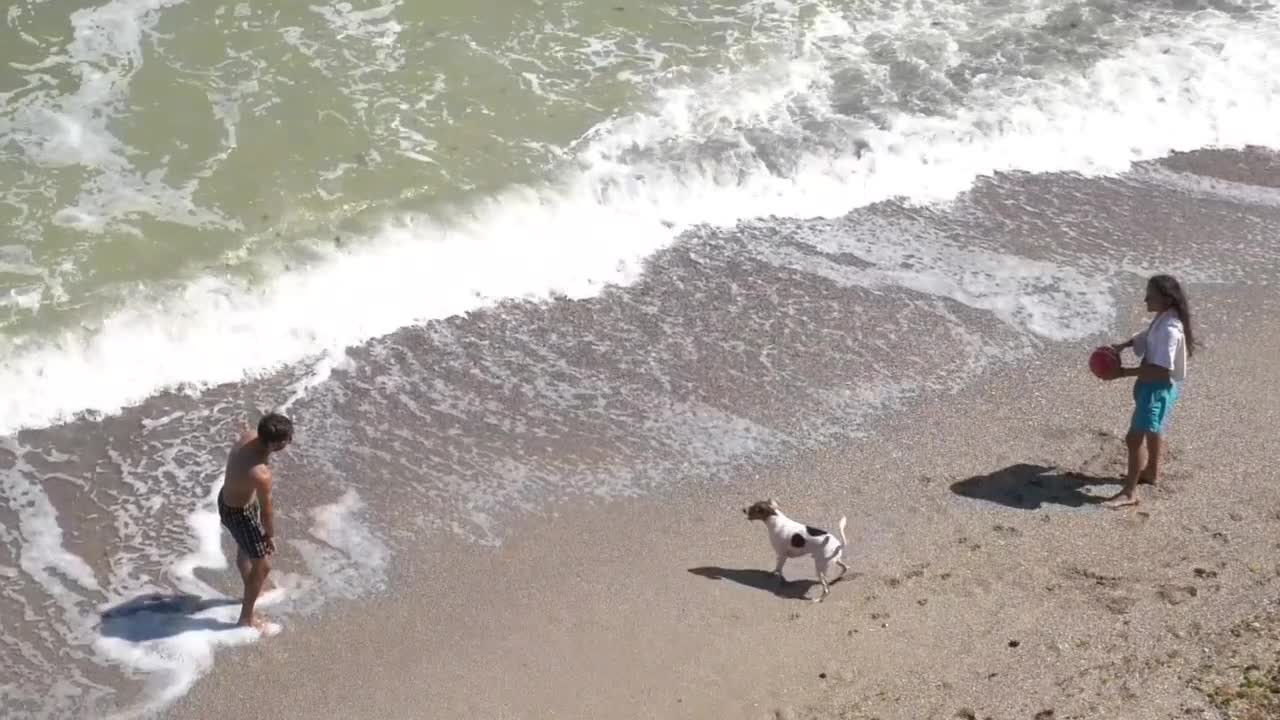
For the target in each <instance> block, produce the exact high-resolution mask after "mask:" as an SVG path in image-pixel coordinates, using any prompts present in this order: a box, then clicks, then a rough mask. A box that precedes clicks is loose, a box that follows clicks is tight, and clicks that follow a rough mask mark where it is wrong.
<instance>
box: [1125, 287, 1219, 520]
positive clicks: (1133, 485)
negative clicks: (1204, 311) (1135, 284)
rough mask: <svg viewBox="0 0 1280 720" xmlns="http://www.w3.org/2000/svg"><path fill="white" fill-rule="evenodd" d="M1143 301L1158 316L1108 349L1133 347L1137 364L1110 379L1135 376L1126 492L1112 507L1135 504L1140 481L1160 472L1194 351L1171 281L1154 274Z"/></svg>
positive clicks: (1185, 310) (1184, 307) (1186, 309)
mask: <svg viewBox="0 0 1280 720" xmlns="http://www.w3.org/2000/svg"><path fill="white" fill-rule="evenodd" d="M1146 302H1147V310H1148V311H1149V312H1153V313H1155V314H1156V316H1155V318H1153V319H1152V320H1151V324H1150V325H1148V326H1147V329H1146V330H1144V331H1143V332H1140V333H1138V334H1137V335H1134V336H1133V337H1132V338H1130V339H1129V340H1128V341H1126V342H1122V343H1117V344H1115V345H1112V346H1111V347H1112V348H1114V349H1115V351H1116V353H1117V354H1118V353H1119V352H1120V351H1121V350H1123V349H1125V348H1127V347H1131V348H1133V352H1134V354H1136V355H1137V356H1138V358H1139V359H1140V360H1141V363H1140V364H1139V365H1138V366H1137V367H1131V368H1125V367H1121V368H1119V369H1118V370H1117V371H1116V374H1115V375H1113V376H1112V377H1111V379H1113V380H1114V379H1117V378H1122V377H1132V378H1136V380H1135V381H1134V383H1133V401H1134V408H1133V419H1132V420H1131V421H1130V422H1129V433H1128V434H1127V435H1126V436H1125V445H1126V446H1127V447H1128V449H1129V469H1128V472H1127V473H1126V474H1125V478H1124V489H1123V490H1121V491H1120V492H1119V493H1118V494H1116V495H1115V496H1114V497H1112V498H1111V499H1109V500H1107V502H1106V503H1104V504H1105V505H1107V506H1108V507H1113V508H1120V507H1126V506H1130V505H1137V504H1138V482H1139V481H1141V482H1145V483H1150V484H1153V485H1154V484H1155V482H1156V480H1157V478H1158V476H1159V472H1160V451H1161V449H1162V447H1163V445H1164V438H1163V433H1164V431H1165V428H1166V427H1167V426H1168V423H1169V415H1170V413H1172V412H1173V405H1174V403H1175V402H1176V401H1177V399H1178V390H1179V389H1180V388H1181V387H1182V382H1183V381H1184V380H1186V377H1187V358H1188V357H1190V356H1191V355H1192V354H1194V353H1195V349H1196V340H1195V335H1194V333H1193V332H1192V329H1191V305H1190V304H1189V303H1188V302H1187V296H1186V294H1184V293H1183V292H1182V286H1181V285H1180V284H1179V283H1178V281H1177V280H1176V279H1175V278H1173V277H1172V276H1170V275H1156V276H1155V277H1153V278H1151V279H1150V280H1148V281H1147V295H1146ZM1144 446H1145V447H1144Z"/></svg>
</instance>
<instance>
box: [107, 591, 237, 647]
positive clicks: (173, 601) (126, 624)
mask: <svg viewBox="0 0 1280 720" xmlns="http://www.w3.org/2000/svg"><path fill="white" fill-rule="evenodd" d="M228 605H236V606H238V605H240V601H239V600H235V599H231V598H202V597H199V596H197V595H189V594H184V593H170V594H165V593H151V594H148V595H140V596H138V597H136V598H133V599H131V600H126V601H125V602H122V603H120V604H118V605H113V606H112V607H109V608H107V609H106V610H104V611H102V613H101V614H100V615H99V618H100V619H101V621H102V624H101V626H100V630H101V632H102V635H103V637H110V638H119V639H120V640H126V641H128V642H132V643H141V642H147V641H148V640H160V639H162V638H167V637H175V636H177V635H182V634H183V633H188V632H198V631H201V630H236V629H238V628H239V627H240V626H239V625H236V624H235V623H233V622H227V621H225V620H218V619H216V618H211V617H193V616H194V615H196V614H198V613H202V612H204V611H206V610H212V609H213V608H219V607H226V606H228Z"/></svg>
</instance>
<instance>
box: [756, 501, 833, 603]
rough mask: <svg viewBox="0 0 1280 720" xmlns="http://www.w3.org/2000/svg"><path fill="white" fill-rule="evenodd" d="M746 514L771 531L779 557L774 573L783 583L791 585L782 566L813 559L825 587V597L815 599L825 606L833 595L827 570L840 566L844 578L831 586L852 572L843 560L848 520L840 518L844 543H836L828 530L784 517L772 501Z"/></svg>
mask: <svg viewBox="0 0 1280 720" xmlns="http://www.w3.org/2000/svg"><path fill="white" fill-rule="evenodd" d="M742 512H744V513H746V515H747V519H748V520H762V521H764V526H765V528H767V529H768V531H769V542H770V544H772V545H773V551H774V552H775V553H777V555H778V566H777V567H776V568H774V569H773V572H774V573H775V574H777V576H778V580H779V581H780V582H784V583H785V582H786V581H787V579H786V577H784V576H783V575H782V566H783V565H785V564H786V562H787V558H793V557H800V556H801V555H812V556H813V565H814V569H815V570H816V571H817V573H818V581H819V582H821V583H822V595H820V596H818V597H816V598H814V599H813V601H814V602H822V601H823V600H825V599H826V597H827V595H828V594H830V592H831V583H830V582H828V581H827V568H828V567H830V566H831V563H832V562H834V563H835V564H837V565H839V566H840V574H839V575H837V576H836V577H835V579H834V580H832V581H831V582H835V581H836V580H839V579H840V578H842V577H844V574H845V573H847V572H849V566H848V565H845V564H844V560H843V553H844V546H845V545H846V544H847V543H848V541H847V540H846V539H845V537H844V526H845V522H846V521H847V518H846V517H844V516H841V517H840V539H839V540H836V539H835V537H833V536H832V535H831V533H829V532H827V531H826V530H819V529H818V528H816V527H813V526H810V525H803V524H801V523H798V522H796V521H795V520H792V519H791V518H789V517H787V516H786V515H783V514H782V511H781V510H779V509H778V504H777V503H775V502H774V501H773V500H772V499H769V500H761V501H760V502H758V503H755V504H754V505H752V506H751V507H747V508H743V509H742Z"/></svg>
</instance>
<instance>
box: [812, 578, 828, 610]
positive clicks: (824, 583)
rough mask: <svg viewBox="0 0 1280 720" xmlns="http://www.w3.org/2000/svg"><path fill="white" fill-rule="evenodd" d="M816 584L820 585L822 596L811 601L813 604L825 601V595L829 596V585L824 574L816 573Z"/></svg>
mask: <svg viewBox="0 0 1280 720" xmlns="http://www.w3.org/2000/svg"><path fill="white" fill-rule="evenodd" d="M818 582H820V583H822V594H821V595H819V596H818V597H816V598H814V599H813V602H816V603H819V602H822V601H823V600H826V599H827V595H830V594H831V585H830V584H828V583H827V575H826V573H824V572H821V571H819V572H818Z"/></svg>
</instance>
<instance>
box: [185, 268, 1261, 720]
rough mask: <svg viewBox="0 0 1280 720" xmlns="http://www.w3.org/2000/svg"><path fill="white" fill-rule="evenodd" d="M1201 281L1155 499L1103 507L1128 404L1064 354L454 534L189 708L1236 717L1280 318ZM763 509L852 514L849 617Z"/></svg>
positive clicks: (1254, 616)
mask: <svg viewBox="0 0 1280 720" xmlns="http://www.w3.org/2000/svg"><path fill="white" fill-rule="evenodd" d="M1193 290H1194V292H1195V293H1196V294H1195V299H1196V301H1197V303H1198V304H1197V308H1196V309H1197V311H1198V313H1199V316H1200V317H1201V318H1206V319H1207V318H1211V319H1212V320H1211V322H1209V323H1206V324H1205V325H1204V330H1203V331H1202V333H1203V339H1202V341H1203V342H1204V343H1205V348H1204V350H1203V351H1202V353H1201V354H1199V355H1198V356H1197V357H1196V358H1195V359H1194V364H1193V365H1192V373H1191V378H1190V383H1189V384H1188V386H1187V388H1186V391H1185V394H1184V397H1183V398H1182V400H1181V401H1180V404H1179V406H1178V407H1177V409H1176V414H1175V418H1174V424H1173V429H1172V432H1171V435H1170V451H1169V455H1168V458H1167V462H1166V473H1165V477H1164V478H1163V479H1162V482H1161V484H1160V485H1159V486H1158V487H1156V488H1143V490H1142V498H1143V502H1142V504H1141V505H1140V507H1138V508H1137V509H1136V510H1131V511H1112V510H1107V509H1104V508H1102V507H1099V506H1098V505H1097V504H1096V500H1097V499H1098V498H1100V497H1103V496H1105V495H1107V494H1110V493H1113V492H1115V491H1116V490H1117V489H1118V485H1117V484H1116V483H1117V477H1118V475H1119V473H1120V472H1121V471H1122V469H1123V462H1124V451H1123V443H1122V440H1121V438H1120V437H1119V433H1122V432H1123V430H1124V428H1125V427H1126V424H1127V417H1128V416H1127V413H1128V411H1129V408H1130V403H1129V397H1128V386H1127V385H1123V384H1121V383H1119V382H1117V383H1112V384H1107V383H1102V382H1099V381H1096V380H1094V379H1093V378H1091V377H1090V376H1088V375H1087V374H1086V373H1085V372H1084V370H1083V356H1084V350H1085V349H1081V351H1079V352H1068V351H1063V350H1055V351H1050V352H1046V353H1044V354H1042V355H1041V356H1039V357H1038V358H1037V359H1035V360H1033V361H1031V362H1029V363H1026V364H1024V365H1022V366H1020V367H1016V368H1013V369H1011V370H1004V371H999V372H996V373H993V374H991V375H989V376H987V377H986V378H984V379H983V380H982V381H980V382H979V383H978V384H975V385H974V386H972V387H970V388H968V389H966V390H965V391H963V392H961V393H959V394H957V395H947V394H939V395H938V396H937V397H932V398H930V397H921V398H917V399H916V400H914V401H912V402H911V403H910V404H908V406H906V407H905V408H904V409H903V410H902V411H901V412H899V413H896V414H895V415H894V416H893V417H892V418H891V419H890V420H889V421H888V422H886V423H883V424H881V425H880V426H878V427H877V428H876V429H875V431H874V432H873V433H871V434H870V435H868V436H866V437H864V438H862V439H860V440H858V441H856V442H853V443H851V444H848V445H846V446H845V447H843V448H840V449H839V450H835V451H831V450H827V451H815V452H811V453H806V454H801V455H799V456H798V457H796V458H794V459H793V460H792V461H790V462H788V463H786V464H785V465H780V466H757V467H740V468H734V469H732V470H729V471H727V473H726V475H725V476H723V477H720V478H717V479H716V481H715V482H707V483H698V484H695V485H692V486H677V488H676V489H675V490H673V491H670V492H663V493H659V494H656V495H652V496H649V497H646V498H643V499H636V500H623V501H611V502H608V503H604V502H591V501H587V500H580V501H572V502H565V503H561V504H559V505H557V506H555V507H554V508H552V510H550V511H548V512H546V513H543V514H540V515H536V516H532V517H527V518H525V519H523V520H522V521H521V522H520V524H519V525H518V526H515V527H511V528H508V530H509V535H508V537H509V539H508V540H507V541H506V542H505V543H504V544H503V545H502V546H501V547H499V548H496V549H494V548H490V547H482V546H478V545H468V544H467V543H465V542H463V541H461V540H460V539H459V538H447V539H443V540H436V541H432V542H429V543H427V544H425V545H424V546H423V548H422V551H421V553H420V554H418V555H417V556H416V557H413V558H411V559H408V561H407V562H406V563H404V565H405V567H404V568H403V571H402V572H400V573H399V574H398V575H397V576H396V577H394V578H393V579H392V585H391V588H390V589H391V591H392V592H391V593H390V594H389V595H388V596H382V597H378V598H374V599H368V600H361V601H357V602H348V603H341V604H336V605H333V606H330V608H329V609H328V611H327V612H325V614H324V615H323V616H322V617H320V618H319V619H317V620H314V621H308V622H305V623H298V624H296V625H294V626H292V627H289V628H286V630H285V632H284V633H283V634H282V635H280V636H278V637H276V638H273V639H270V640H267V641H265V642H262V643H260V644H258V645H256V646H253V647H249V648H246V649H243V650H239V651H236V652H235V653H234V655H233V656H231V657H227V658H226V659H225V662H220V663H219V664H218V666H217V668H216V669H215V671H214V673H213V674H212V676H210V677H209V678H207V679H206V680H204V681H203V682H202V683H201V684H199V685H198V686H197V688H196V689H195V691H194V692H193V693H192V694H191V695H190V696H188V697H187V698H185V699H184V700H182V701H181V702H180V703H179V704H178V705H177V706H175V707H174V708H172V709H171V712H170V713H169V716H170V717H175V718H179V717H210V718H212V717H232V716H235V715H236V714H238V713H240V712H242V711H243V709H244V708H245V707H253V708H255V709H256V712H257V713H258V714H261V715H263V716H267V717H310V718H339V717H360V718H456V717H485V718H579V717H580V718H587V717H590V718H620V719H621V718H658V717H661V718H710V717H715V718H739V717H741V718H795V719H797V720H798V719H799V718H873V717H875V718H882V719H885V720H888V719H890V718H904V719H907V718H950V717H976V718H986V717H992V718H1038V719H1039V720H1044V718H1050V717H1052V718H1124V719H1125V720H1142V719H1143V718H1153V719H1154V718H1162V719H1163V718H1171V717H1218V715H1215V714H1212V713H1211V711H1210V707H1211V703H1213V702H1221V697H1219V696H1218V695H1215V693H1219V691H1218V690H1215V688H1218V687H1227V686H1229V685H1231V683H1232V682H1234V680H1235V679H1237V678H1236V676H1237V675H1240V674H1241V673H1243V672H1244V667H1245V666H1246V665H1248V664H1249V663H1251V662H1256V663H1259V664H1260V665H1261V666H1262V667H1268V666H1267V665H1266V660H1267V656H1266V654H1267V653H1268V652H1274V651H1273V648H1271V647H1270V646H1268V641H1267V638H1268V637H1269V635H1268V633H1273V632H1274V628H1275V625H1274V624H1273V621H1272V620H1269V619H1268V615H1267V612H1268V609H1270V608H1273V604H1274V602H1275V598H1276V597H1277V592H1276V589H1277V587H1280V564H1277V561H1276V558H1277V552H1276V550H1277V539H1278V538H1280V532H1278V531H1280V495H1277V493H1276V490H1275V483H1276V481H1277V479H1278V478H1277V473H1276V471H1275V470H1274V468H1273V467H1272V465H1271V463H1272V461H1273V458H1274V452H1273V443H1274V433H1272V432H1270V430H1269V428H1274V427H1276V426H1277V422H1280V411H1278V410H1277V409H1276V408H1277V407H1278V401H1280V397H1277V394H1276V392H1275V390H1274V387H1273V386H1274V378H1275V368H1274V364H1273V361H1272V360H1270V359H1273V358H1275V357H1280V325H1278V324H1276V323H1274V322H1272V323H1270V324H1262V325H1260V324H1258V318H1275V317H1280V312H1278V311H1280V302H1278V301H1277V300H1276V299H1275V298H1274V297H1273V295H1274V293H1271V292H1269V291H1267V290H1266V289H1265V288H1257V289H1225V288H1216V287H1208V286H1206V287H1196V288H1194V289H1193ZM1142 320H1143V315H1141V313H1140V312H1139V310H1138V309H1137V308H1132V309H1131V311H1129V312H1127V313H1122V315H1121V318H1120V322H1119V324H1120V325H1121V326H1123V327H1126V328H1127V327H1133V326H1136V324H1137V323H1140V322H1142ZM764 497H773V498H775V499H776V500H777V501H778V502H779V504H780V505H781V506H782V508H783V510H784V511H785V512H786V513H787V514H788V515H790V516H791V517H794V518H796V519H800V520H802V521H805V522H809V523H811V524H815V525H819V526H824V527H828V528H834V526H835V524H836V521H837V520H838V518H839V516H840V515H841V514H847V515H848V516H849V540H850V547H849V550H848V553H847V559H848V560H849V561H850V564H851V566H852V569H853V572H851V573H850V575H849V576H848V577H846V578H845V580H844V581H842V582H840V583H837V584H836V585H834V586H833V588H832V594H831V596H830V597H829V598H828V600H827V601H826V602H824V603H822V604H811V603H809V602H806V601H803V600H802V598H801V596H802V595H808V596H813V595H814V594H815V593H816V591H817V589H816V587H815V586H814V583H813V568H812V564H806V563H805V562H804V561H802V560H793V561H791V562H790V563H789V564H788V567H787V574H788V577H789V578H791V580H792V582H791V583H790V584H788V585H787V586H785V587H778V586H776V585H775V584H774V581H773V580H772V579H771V578H770V577H769V576H768V571H769V570H770V569H771V567H772V562H773V561H772V555H771V551H770V550H769V548H768V545H767V541H766V538H765V534H764V529H763V528H762V527H761V526H760V525H759V524H758V523H756V524H752V523H748V522H747V521H746V520H745V519H744V517H743V515H742V513H741V512H740V508H741V507H742V506H744V505H746V504H748V503H749V502H751V501H753V500H756V499H760V498H764ZM1272 617H1273V616H1272ZM1268 623H1272V624H1268ZM1254 656H1257V657H1256V658H1254ZM1249 658H1254V659H1252V660H1251V659H1249ZM1251 672H1254V673H1255V674H1256V672H1258V671H1256V670H1254V671H1251ZM1206 688H1207V689H1206ZM1241 702H1243V701H1241ZM1240 707H1243V705H1241V706H1240ZM1259 707H1261V706H1259Z"/></svg>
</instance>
